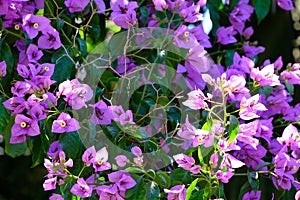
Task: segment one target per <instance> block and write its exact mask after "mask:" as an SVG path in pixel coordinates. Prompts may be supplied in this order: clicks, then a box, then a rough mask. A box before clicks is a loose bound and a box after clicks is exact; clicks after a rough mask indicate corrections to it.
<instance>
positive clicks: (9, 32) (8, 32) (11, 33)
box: [2, 29, 25, 40]
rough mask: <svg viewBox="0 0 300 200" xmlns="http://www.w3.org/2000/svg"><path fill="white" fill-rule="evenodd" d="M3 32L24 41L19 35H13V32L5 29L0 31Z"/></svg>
mask: <svg viewBox="0 0 300 200" xmlns="http://www.w3.org/2000/svg"><path fill="white" fill-rule="evenodd" d="M2 30H3V31H4V32H6V33H7V34H10V35H13V36H15V37H17V38H20V39H22V40H25V38H24V37H23V36H22V35H20V34H17V33H15V32H12V31H10V30H7V29H2Z"/></svg>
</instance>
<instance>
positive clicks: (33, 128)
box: [10, 114, 40, 143]
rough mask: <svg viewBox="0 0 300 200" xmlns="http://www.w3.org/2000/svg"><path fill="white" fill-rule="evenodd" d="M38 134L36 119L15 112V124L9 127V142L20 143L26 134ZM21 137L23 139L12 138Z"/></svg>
mask: <svg viewBox="0 0 300 200" xmlns="http://www.w3.org/2000/svg"><path fill="white" fill-rule="evenodd" d="M39 134H40V128H39V125H38V121H37V120H33V119H30V118H28V117H26V116H25V115H22V114H17V116H16V118H15V124H14V125H13V126H12V128H11V136H12V138H11V139H10V143H14V142H15V143H21V142H25V140H26V137H23V136H26V135H29V136H36V135H39ZM19 136H20V137H21V138H20V139H23V141H18V140H14V139H15V138H16V137H19Z"/></svg>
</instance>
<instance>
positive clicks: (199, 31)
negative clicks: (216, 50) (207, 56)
mask: <svg viewBox="0 0 300 200" xmlns="http://www.w3.org/2000/svg"><path fill="white" fill-rule="evenodd" d="M198 3H199V2H198ZM189 32H190V33H191V34H193V35H194V36H195V37H196V39H197V40H198V42H199V44H200V45H201V46H203V47H206V48H210V47H212V45H211V43H210V41H209V36H208V35H207V34H206V33H205V32H204V28H203V26H202V24H199V25H198V26H195V27H194V28H192V29H190V30H189Z"/></svg>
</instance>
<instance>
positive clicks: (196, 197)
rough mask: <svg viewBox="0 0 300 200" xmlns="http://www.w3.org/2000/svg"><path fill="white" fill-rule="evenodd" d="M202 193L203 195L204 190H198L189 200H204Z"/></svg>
mask: <svg viewBox="0 0 300 200" xmlns="http://www.w3.org/2000/svg"><path fill="white" fill-rule="evenodd" d="M203 193H204V190H200V191H197V192H195V193H194V194H193V195H192V196H191V198H190V200H199V199H204V197H203Z"/></svg>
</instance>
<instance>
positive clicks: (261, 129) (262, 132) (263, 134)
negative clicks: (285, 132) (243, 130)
mask: <svg viewBox="0 0 300 200" xmlns="http://www.w3.org/2000/svg"><path fill="white" fill-rule="evenodd" d="M257 121H258V125H257V131H256V134H255V136H256V137H260V138H263V139H265V141H267V142H268V144H270V142H271V137H272V135H273V124H272V121H273V118H272V117H271V118H269V119H266V120H257Z"/></svg>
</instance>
